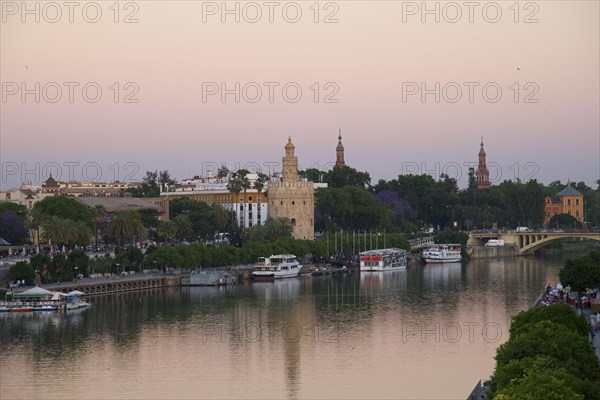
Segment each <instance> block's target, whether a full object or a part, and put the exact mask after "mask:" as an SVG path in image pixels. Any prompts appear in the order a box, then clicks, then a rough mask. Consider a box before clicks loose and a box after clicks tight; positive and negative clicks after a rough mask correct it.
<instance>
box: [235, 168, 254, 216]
mask: <svg viewBox="0 0 600 400" xmlns="http://www.w3.org/2000/svg"><path fill="white" fill-rule="evenodd" d="M249 173H250V171H248V170H247V169H240V170H238V172H237V173H236V175H237V178H238V179H239V181H240V186H241V188H242V191H243V192H244V205H243V207H244V209H243V211H242V227H246V214H247V213H248V202H247V199H248V197H247V196H246V192H247V191H248V189H250V186H251V185H250V179H248V174H249Z"/></svg>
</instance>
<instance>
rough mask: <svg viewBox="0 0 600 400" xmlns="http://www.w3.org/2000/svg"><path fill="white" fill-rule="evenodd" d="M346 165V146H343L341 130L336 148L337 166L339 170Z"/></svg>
mask: <svg viewBox="0 0 600 400" xmlns="http://www.w3.org/2000/svg"><path fill="white" fill-rule="evenodd" d="M345 165H346V163H345V162H344V145H343V144H342V130H341V129H340V133H339V135H338V144H337V147H336V148H335V166H336V167H338V168H342V167H344V166H345Z"/></svg>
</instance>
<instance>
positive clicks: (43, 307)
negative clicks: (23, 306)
mask: <svg viewBox="0 0 600 400" xmlns="http://www.w3.org/2000/svg"><path fill="white" fill-rule="evenodd" d="M57 310H58V307H57V306H51V305H34V306H33V311H57Z"/></svg>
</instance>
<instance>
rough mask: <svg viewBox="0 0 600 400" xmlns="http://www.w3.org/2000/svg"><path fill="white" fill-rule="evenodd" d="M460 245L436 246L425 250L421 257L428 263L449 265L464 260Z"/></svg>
mask: <svg viewBox="0 0 600 400" xmlns="http://www.w3.org/2000/svg"><path fill="white" fill-rule="evenodd" d="M460 252H461V246H460V244H436V245H433V246H430V247H428V248H427V249H425V250H423V253H422V254H421V257H422V258H423V260H424V261H425V262H426V263H430V264H431V263H448V262H457V261H460V260H462V255H461V254H460Z"/></svg>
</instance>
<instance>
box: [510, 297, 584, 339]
mask: <svg viewBox="0 0 600 400" xmlns="http://www.w3.org/2000/svg"><path fill="white" fill-rule="evenodd" d="M541 321H550V322H554V323H557V324H560V325H563V326H564V327H566V328H567V329H569V330H571V331H575V332H579V334H580V335H583V336H585V335H587V333H588V330H589V326H588V324H587V322H586V320H585V317H584V316H583V315H577V314H575V313H574V312H573V310H572V309H571V306H569V305H568V304H554V305H552V306H551V307H542V308H532V309H530V310H527V311H522V312H520V313H518V314H517V315H515V316H513V317H512V322H511V324H510V334H511V336H516V335H519V334H521V333H524V332H526V331H527V329H529V327H530V326H531V325H533V324H535V323H537V322H541Z"/></svg>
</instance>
